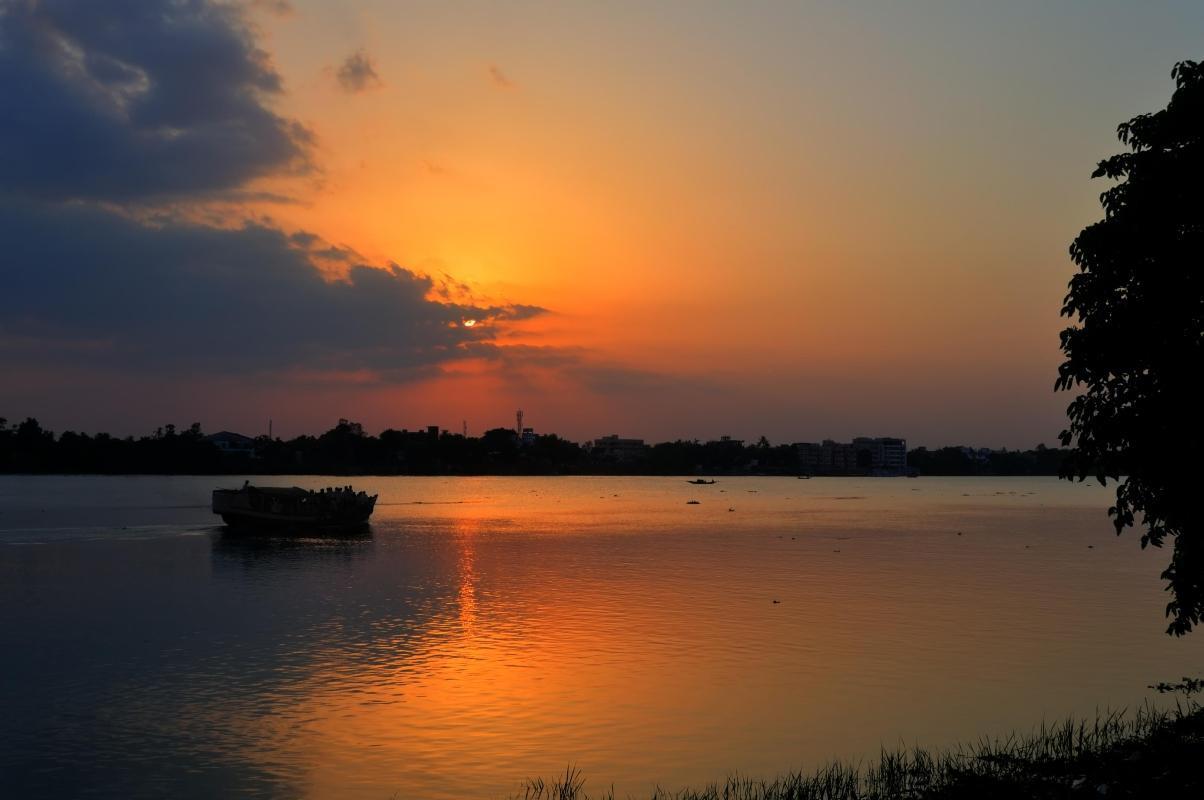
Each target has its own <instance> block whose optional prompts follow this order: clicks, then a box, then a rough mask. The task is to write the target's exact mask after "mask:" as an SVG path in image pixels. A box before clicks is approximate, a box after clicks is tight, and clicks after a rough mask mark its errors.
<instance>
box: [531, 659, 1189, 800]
mask: <svg viewBox="0 0 1204 800" xmlns="http://www.w3.org/2000/svg"><path fill="white" fill-rule="evenodd" d="M1184 687H1187V688H1188V689H1189V691H1188V692H1187V693H1186V694H1187V700H1186V701H1181V702H1180V703H1179V704H1178V705H1177V707H1176V708H1175V709H1174V710H1171V711H1164V710H1156V709H1153V708H1143V709H1140V710H1139V711H1138V712H1136V713H1134V714H1124V713H1116V714H1105V715H1101V716H1099V717H1097V718H1096V720H1095V721H1094V722H1091V723H1088V722H1084V721H1075V720H1067V721H1065V722H1062V723H1060V724H1056V725H1052V726H1048V727H1047V726H1042V727H1041V728H1039V729H1038V730H1036V731H1034V732H1033V733H1031V734H1028V735H1012V736H1009V737H1007V738H1005V739H998V740H983V741H980V742H977V743H974V744H966V745H962V746H960V747H957V748H955V749H952V750H944V751H930V750H923V749H916V750H911V751H895V752H885V751H884V752H883V753H882V755H881V756H880V757H879V759H877V760H876V761H874V762H871V763H868V764H861V763H857V764H854V763H846V762H839V761H838V762H833V763H830V764H827V765H826V766H824V767H821V768H820V769H818V770H816V771H814V772H811V773H804V772H799V773H790V774H787V775H783V776H780V777H777V778H774V779H772V780H762V779H756V778H747V777H742V776H734V777H729V778H728V779H727V780H726V781H725V782H724V783H722V784H712V785H709V786H705V787H702V788H695V789H683V790H679V791H665V790H663V789H660V788H657V789H656V790H654V791H653V792H652V793H651V794H650V795H648V797H649V798H650V800H812V799H814V800H821V799H822V800H895V799H896V798H909V799H911V800H963V798H967V799H968V798H976V799H977V798H987V799H988V800H990V799H993V798H994V799H998V800H1004V799H1005V798H1007V799H1008V800H1010V799H1011V798H1016V799H1017V800H1019V798H1051V799H1052V798H1088V797H1094V798H1104V797H1108V798H1116V797H1126V798H1127V797H1134V798H1137V797H1140V798H1146V797H1158V798H1180V797H1182V798H1188V797H1191V798H1198V797H1204V771H1201V769H1200V765H1201V763H1202V761H1204V710H1202V709H1201V707H1200V706H1199V704H1198V703H1196V702H1194V701H1192V700H1191V698H1190V695H1191V694H1192V693H1194V692H1196V691H1199V689H1200V683H1199V682H1192V681H1187V682H1185V683H1183V684H1176V685H1174V686H1164V687H1163V688H1164V690H1167V691H1179V692H1182V691H1183V689H1184ZM614 797H615V795H614V793H613V791H612V790H610V789H602V790H600V791H598V792H596V793H595V792H591V791H590V790H589V788H588V786H587V779H586V777H585V776H584V775H582V774H581V773H580V772H579V771H577V770H575V769H572V768H570V769H569V770H568V771H567V772H566V773H565V775H564V776H562V777H560V778H558V779H554V780H551V781H546V780H541V779H536V780H530V781H528V782H527V783H526V784H525V786H524V787H523V788H522V790H521V794H518V795H515V800H519V799H520V798H521V800H613V799H614Z"/></svg>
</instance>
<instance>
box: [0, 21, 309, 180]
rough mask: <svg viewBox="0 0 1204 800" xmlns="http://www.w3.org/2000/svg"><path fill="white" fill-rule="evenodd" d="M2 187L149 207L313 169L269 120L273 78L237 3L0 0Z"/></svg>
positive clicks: (276, 79)
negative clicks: (265, 177) (162, 200)
mask: <svg viewBox="0 0 1204 800" xmlns="http://www.w3.org/2000/svg"><path fill="white" fill-rule="evenodd" d="M0 91H2V96H3V98H4V101H3V102H2V103H0V187H3V190H4V191H5V192H8V193H12V192H20V193H24V194H28V195H33V196H37V197H42V198H46V199H72V198H79V199H92V200H110V201H117V202H123V201H130V200H134V199H141V200H146V199H149V198H156V197H162V196H172V195H175V196H179V195H184V196H195V195H198V194H203V193H207V192H214V191H219V190H224V189H230V188H233V187H237V186H240V185H242V184H243V183H245V182H247V181H249V180H251V179H253V178H256V177H260V176H262V175H267V174H272V173H278V172H280V171H284V170H305V169H308V168H309V167H310V166H311V163H310V157H309V146H310V142H311V139H312V136H311V134H310V132H309V131H308V130H307V129H306V128H305V127H304V126H303V125H301V124H300V123H299V122H297V121H295V120H290V119H285V118H283V117H281V116H279V115H278V114H276V113H275V112H273V111H272V110H271V109H270V108H269V107H268V105H267V101H268V100H269V99H270V98H271V97H273V96H275V95H279V94H280V93H281V91H282V81H281V78H280V75H279V74H278V73H277V72H276V71H275V69H274V67H273V66H272V64H271V60H270V59H269V57H268V55H267V54H266V53H265V52H263V51H262V50H260V49H259V48H258V47H257V46H256V44H255V41H254V38H253V36H252V31H251V29H250V27H249V26H248V24H247V22H246V20H245V19H244V17H243V15H242V14H241V12H240V10H239V9H238V8H237V7H233V6H227V5H219V4H216V3H211V2H202V1H201V0H192V1H191V2H166V1H165V0H158V1H156V0H106V2H103V3H96V2H88V1H87V0H40V1H39V2H34V0H9V2H0Z"/></svg>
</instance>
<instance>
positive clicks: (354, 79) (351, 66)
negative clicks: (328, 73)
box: [335, 50, 381, 94]
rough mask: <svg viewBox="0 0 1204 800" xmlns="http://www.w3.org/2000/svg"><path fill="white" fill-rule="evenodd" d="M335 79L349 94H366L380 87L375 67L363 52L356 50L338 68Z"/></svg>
mask: <svg viewBox="0 0 1204 800" xmlns="http://www.w3.org/2000/svg"><path fill="white" fill-rule="evenodd" d="M335 77H337V78H338V79H339V86H341V87H343V91H345V92H348V93H350V94H358V93H360V92H366V91H368V90H369V89H375V88H376V87H378V86H380V85H381V81H380V76H379V75H377V74H376V65H374V64H373V63H372V59H371V58H369V57H368V54H367V53H365V52H364V51H363V50H357V51H356V52H354V53H352V54H351V55H349V56H347V60H346V61H344V62H343V64H342V66H340V67H339V69H338V72H337V73H335Z"/></svg>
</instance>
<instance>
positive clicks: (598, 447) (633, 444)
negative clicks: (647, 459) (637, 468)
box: [587, 433, 648, 462]
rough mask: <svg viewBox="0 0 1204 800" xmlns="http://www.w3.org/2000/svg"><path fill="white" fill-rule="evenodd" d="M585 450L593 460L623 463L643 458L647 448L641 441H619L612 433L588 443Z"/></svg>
mask: <svg viewBox="0 0 1204 800" xmlns="http://www.w3.org/2000/svg"><path fill="white" fill-rule="evenodd" d="M587 449H588V450H589V452H590V455H592V456H593V457H594V458H597V459H601V460H604V461H616V462H625V461H636V460H638V459H640V458H643V457H644V453H645V452H647V450H648V446H647V445H646V444H644V440H643V439H620V438H619V437H618V436H617V435H616V434H613V433H612V434H611V435H610V436H603V437H601V438H598V439H595V440H594V441H593V442H590V443H588V445H587Z"/></svg>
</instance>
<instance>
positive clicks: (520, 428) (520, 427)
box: [514, 408, 523, 436]
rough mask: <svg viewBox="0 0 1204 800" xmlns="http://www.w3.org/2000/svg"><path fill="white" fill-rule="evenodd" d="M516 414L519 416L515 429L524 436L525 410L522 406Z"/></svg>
mask: <svg viewBox="0 0 1204 800" xmlns="http://www.w3.org/2000/svg"><path fill="white" fill-rule="evenodd" d="M515 416H516V417H517V418H518V427H517V428H515V429H514V432H515V433H517V434H518V435H519V436H522V435H523V410H522V409H521V408H520V409H519V410H518V414H516V415H515Z"/></svg>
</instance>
